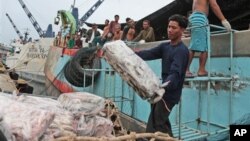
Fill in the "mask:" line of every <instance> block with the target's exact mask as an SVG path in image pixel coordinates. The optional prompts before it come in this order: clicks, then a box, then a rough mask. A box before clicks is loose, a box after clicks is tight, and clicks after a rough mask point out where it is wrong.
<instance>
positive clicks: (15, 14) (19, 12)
mask: <svg viewBox="0 0 250 141" xmlns="http://www.w3.org/2000/svg"><path fill="white" fill-rule="evenodd" d="M23 1H24V3H25V4H26V6H27V8H28V9H29V11H30V12H31V13H32V15H33V16H34V18H35V19H36V20H37V22H38V24H39V25H40V27H41V28H42V30H46V29H47V26H48V24H52V25H53V29H54V30H55V31H56V32H57V31H58V29H59V27H58V26H56V25H54V24H53V23H54V18H55V17H56V14H57V10H62V9H63V10H70V7H71V5H72V4H73V1H74V0H23ZM75 1H76V3H75V7H78V9H79V18H81V17H82V16H83V15H84V13H86V12H87V10H88V9H89V8H90V7H91V6H92V5H94V3H95V2H97V0H75ZM172 1H173V0H104V2H103V3H102V5H101V6H100V7H99V8H98V9H97V10H96V11H95V13H94V14H93V15H92V16H91V17H90V18H89V19H88V20H87V22H89V23H104V20H105V19H110V20H113V17H114V15H115V14H118V15H120V22H124V21H125V18H126V17H131V18H133V19H134V20H138V19H141V18H143V17H145V16H147V15H149V14H151V13H152V12H154V11H156V10H158V9H160V8H162V7H164V6H166V5H167V4H168V3H170V2H172ZM5 13H8V14H9V16H10V17H11V18H12V20H13V22H14V23H15V24H16V26H17V28H18V29H19V30H20V32H21V33H22V34H23V32H24V31H26V30H27V29H28V31H29V32H30V35H29V36H30V37H32V38H33V39H37V38H39V36H38V33H37V32H36V30H35V28H34V27H33V26H32V24H31V22H30V20H29V18H28V17H27V15H26V14H25V12H24V10H23V9H22V7H21V5H20V3H19V1H18V0H0V16H1V18H0V42H1V43H6V44H7V43H10V41H11V40H12V39H14V38H16V39H17V38H18V35H17V34H16V32H15V30H14V28H13V27H12V25H11V24H10V22H9V20H8V19H7V17H6V16H5Z"/></svg>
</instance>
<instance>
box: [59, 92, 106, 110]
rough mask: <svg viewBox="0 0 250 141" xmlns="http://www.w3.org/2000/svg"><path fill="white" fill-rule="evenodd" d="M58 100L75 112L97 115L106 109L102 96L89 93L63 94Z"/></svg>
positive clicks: (64, 106)
mask: <svg viewBox="0 0 250 141" xmlns="http://www.w3.org/2000/svg"><path fill="white" fill-rule="evenodd" d="M58 101H59V102H60V103H61V104H62V106H63V108H65V109H67V110H68V111H70V112H72V113H73V114H84V115H96V114H97V113H99V112H100V111H102V110H103V109H104V102H105V100H104V99H103V98H102V97H99V96H96V95H93V94H90V93H87V92H75V93H65V94H61V95H60V96H59V98H58Z"/></svg>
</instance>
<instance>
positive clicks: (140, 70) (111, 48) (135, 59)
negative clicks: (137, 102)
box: [103, 40, 165, 103]
mask: <svg viewBox="0 0 250 141" xmlns="http://www.w3.org/2000/svg"><path fill="white" fill-rule="evenodd" d="M103 57H104V59H105V60H106V61H107V62H108V63H109V64H110V65H111V66H112V68H113V69H114V70H115V71H116V72H118V73H119V74H120V76H121V77H122V79H123V80H124V81H126V82H127V83H128V84H129V85H130V86H131V87H132V88H133V89H134V90H135V91H136V92H137V93H138V94H139V96H140V97H141V98H142V99H147V100H149V102H150V103H156V102H158V101H159V100H160V99H161V98H162V96H163V94H164V92H165V90H164V89H163V88H161V83H160V80H159V78H158V77H157V76H156V75H155V73H154V72H153V71H152V69H151V68H150V67H149V66H148V65H147V63H146V62H145V61H143V60H142V59H141V58H140V57H139V56H137V55H136V54H135V53H134V51H133V50H132V49H130V48H129V47H127V45H126V44H125V43H124V42H123V41H120V40H118V41H114V42H110V43H106V44H105V45H104V48H103Z"/></svg>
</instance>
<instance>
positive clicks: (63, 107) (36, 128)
mask: <svg viewBox="0 0 250 141" xmlns="http://www.w3.org/2000/svg"><path fill="white" fill-rule="evenodd" d="M104 107H105V100H104V99H103V98H101V97H99V96H96V95H93V94H90V93H86V92H81V93H80V92H79V93H65V94H62V95H61V96H60V97H59V98H58V100H54V99H51V98H41V97H34V96H25V95H21V96H16V95H9V94H4V93H0V131H1V132H2V133H3V134H4V136H5V137H6V138H7V140H8V141H51V140H54V139H57V138H60V137H64V136H95V137H103V136H104V137H112V136H113V135H112V131H113V123H112V121H111V120H109V119H107V118H105V117H102V116H101V115H100V114H99V113H102V111H103V110H104Z"/></svg>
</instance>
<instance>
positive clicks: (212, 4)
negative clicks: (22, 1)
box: [209, 0, 226, 21]
mask: <svg viewBox="0 0 250 141" xmlns="http://www.w3.org/2000/svg"><path fill="white" fill-rule="evenodd" d="M209 5H210V7H211V9H212V11H213V12H214V14H215V15H216V16H217V17H218V18H219V19H220V20H221V21H223V20H225V19H226V18H225V17H224V15H223V13H222V12H221V9H220V7H219V5H218V4H217V1H216V0H209Z"/></svg>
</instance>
